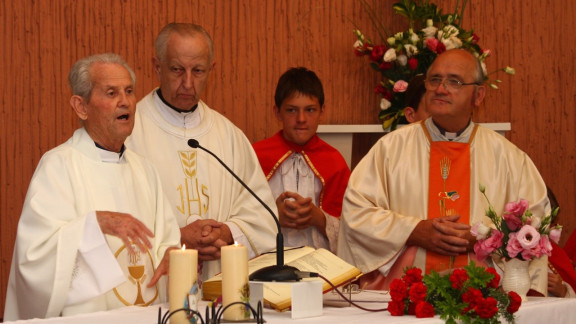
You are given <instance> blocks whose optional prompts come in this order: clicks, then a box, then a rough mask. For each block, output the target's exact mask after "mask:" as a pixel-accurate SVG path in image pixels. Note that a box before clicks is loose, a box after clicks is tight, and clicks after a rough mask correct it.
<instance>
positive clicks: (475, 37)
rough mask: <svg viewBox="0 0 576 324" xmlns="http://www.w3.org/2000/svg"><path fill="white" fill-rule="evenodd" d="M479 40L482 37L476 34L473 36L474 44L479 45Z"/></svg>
mask: <svg viewBox="0 0 576 324" xmlns="http://www.w3.org/2000/svg"><path fill="white" fill-rule="evenodd" d="M479 40H480V36H478V35H477V34H476V33H474V34H472V43H478V41H479Z"/></svg>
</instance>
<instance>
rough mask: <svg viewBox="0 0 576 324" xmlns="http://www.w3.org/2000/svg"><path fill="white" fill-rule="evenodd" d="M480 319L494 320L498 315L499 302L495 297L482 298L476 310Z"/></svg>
mask: <svg viewBox="0 0 576 324" xmlns="http://www.w3.org/2000/svg"><path fill="white" fill-rule="evenodd" d="M474 310H475V311H476V314H478V316H480V318H492V316H494V315H495V314H496V313H498V301H496V299H494V297H487V298H486V299H484V298H482V299H481V300H480V302H479V303H478V304H477V305H476V307H475V308H474Z"/></svg>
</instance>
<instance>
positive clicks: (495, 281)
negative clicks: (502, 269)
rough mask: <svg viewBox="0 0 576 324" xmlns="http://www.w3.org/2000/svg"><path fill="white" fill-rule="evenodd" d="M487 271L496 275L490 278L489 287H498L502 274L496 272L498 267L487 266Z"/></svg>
mask: <svg viewBox="0 0 576 324" xmlns="http://www.w3.org/2000/svg"><path fill="white" fill-rule="evenodd" d="M486 272H488V273H491V274H493V275H494V278H492V280H490V282H489V283H488V288H498V285H499V284H500V275H499V274H498V272H496V269H494V268H487V269H486Z"/></svg>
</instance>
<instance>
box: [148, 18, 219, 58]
mask: <svg viewBox="0 0 576 324" xmlns="http://www.w3.org/2000/svg"><path fill="white" fill-rule="evenodd" d="M172 33H178V34H179V35H182V36H196V35H198V34H200V35H203V36H204V37H205V38H206V40H207V41H208V47H209V48H210V62H212V60H213V59H214V43H213V42H212V37H210V34H208V32H207V31H206V29H204V28H203V27H202V26H200V25H196V24H190V23H175V22H173V23H169V24H168V25H166V26H165V27H164V28H162V30H161V31H160V33H159V34H158V36H157V37H156V41H155V42H154V46H155V47H156V56H157V57H158V59H160V60H161V61H162V60H164V55H165V54H166V44H167V43H168V39H169V38H170V35H172Z"/></svg>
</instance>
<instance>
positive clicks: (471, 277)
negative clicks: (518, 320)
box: [388, 262, 522, 323]
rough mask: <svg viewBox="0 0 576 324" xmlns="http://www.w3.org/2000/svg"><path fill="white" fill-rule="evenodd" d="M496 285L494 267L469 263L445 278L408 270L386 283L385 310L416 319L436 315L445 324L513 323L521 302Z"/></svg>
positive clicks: (497, 277) (415, 269)
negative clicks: (387, 294)
mask: <svg viewBox="0 0 576 324" xmlns="http://www.w3.org/2000/svg"><path fill="white" fill-rule="evenodd" d="M499 282H500V276H499V275H498V273H497V272H496V270H495V269H494V268H482V267H478V266H476V265H475V264H474V263H473V262H472V263H470V264H469V265H468V266H466V267H464V268H461V269H455V270H453V271H452V272H451V273H450V274H446V275H440V274H438V273H437V272H434V271H432V272H431V273H430V274H429V275H426V276H424V277H423V276H422V270H421V269H418V268H409V269H407V270H406V271H405V273H404V276H403V277H402V278H401V279H394V280H393V281H392V282H391V284H390V296H391V297H392V301H391V302H390V303H388V311H389V312H390V314H391V315H392V316H402V315H404V314H409V315H415V316H416V317H418V318H423V317H433V316H434V315H435V314H440V318H442V319H444V320H445V321H446V323H460V322H462V323H500V318H504V319H505V320H506V321H507V322H508V323H513V322H514V313H516V312H517V311H518V309H519V308H520V305H521V304H522V300H521V298H520V296H519V295H518V294H517V293H515V292H513V291H511V292H509V293H505V292H504V291H502V290H501V289H499V288H498V283H499Z"/></svg>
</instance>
